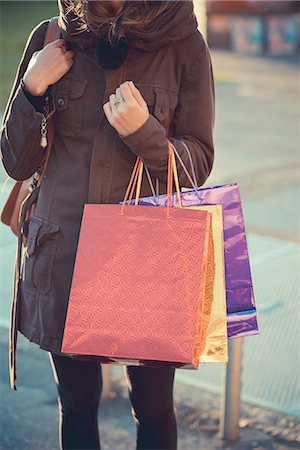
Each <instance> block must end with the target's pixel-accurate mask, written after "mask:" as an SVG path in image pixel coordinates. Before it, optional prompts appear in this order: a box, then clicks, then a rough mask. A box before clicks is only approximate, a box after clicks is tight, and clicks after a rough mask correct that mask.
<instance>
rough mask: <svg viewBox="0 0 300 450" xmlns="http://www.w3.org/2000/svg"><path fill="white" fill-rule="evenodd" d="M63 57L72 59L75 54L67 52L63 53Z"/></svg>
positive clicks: (70, 51)
mask: <svg viewBox="0 0 300 450" xmlns="http://www.w3.org/2000/svg"><path fill="white" fill-rule="evenodd" d="M64 55H65V57H66V59H73V58H74V55H75V53H74V52H73V51H72V50H68V51H66V52H65V53H64Z"/></svg>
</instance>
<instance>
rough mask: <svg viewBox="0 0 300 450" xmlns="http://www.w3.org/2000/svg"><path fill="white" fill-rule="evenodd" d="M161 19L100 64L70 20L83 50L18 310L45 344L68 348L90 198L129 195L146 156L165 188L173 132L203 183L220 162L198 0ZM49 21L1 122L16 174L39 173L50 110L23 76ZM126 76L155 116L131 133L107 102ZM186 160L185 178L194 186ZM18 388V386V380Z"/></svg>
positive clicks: (92, 41) (4, 149)
mask: <svg viewBox="0 0 300 450" xmlns="http://www.w3.org/2000/svg"><path fill="white" fill-rule="evenodd" d="M159 19H160V20H159V22H158V24H156V26H155V27H153V28H152V31H151V32H149V31H148V32H147V33H144V32H142V31H139V32H137V31H134V30H132V31H131V32H130V36H129V44H130V50H129V54H128V56H127V59H126V60H125V62H124V63H123V64H122V65H121V67H119V68H117V69H113V70H112V69H110V70H109V69H105V70H104V69H102V68H101V67H100V66H99V65H98V64H97V62H96V60H95V55H94V52H95V45H96V43H97V38H96V36H94V35H93V33H91V32H84V33H82V34H80V35H78V36H75V35H71V34H70V30H72V23H71V20H70V21H69V22H68V23H67V24H64V25H63V26H62V28H61V38H63V39H65V40H66V41H67V42H68V43H69V44H70V46H72V49H73V50H74V51H75V57H74V62H73V65H72V67H71V69H70V70H69V72H67V73H66V74H65V75H64V76H63V77H62V78H61V79H60V80H59V81H58V82H57V83H56V84H55V85H53V87H52V94H53V96H52V97H51V112H50V117H52V115H53V119H54V121H55V137H54V143H53V147H52V152H51V156H50V160H49V164H48V167H47V170H46V174H45V178H44V180H43V183H42V185H41V189H40V192H39V195H38V201H37V205H36V209H35V212H34V216H33V217H32V218H31V220H30V222H29V226H28V236H27V253H26V258H25V261H24V263H25V264H24V267H23V278H22V283H21V289H20V299H19V305H18V318H17V323H16V325H14V324H12V325H11V326H15V327H17V330H19V331H20V332H21V333H22V334H24V335H25V336H26V337H27V338H28V339H29V340H30V341H32V342H35V343H36V344H38V345H39V346H40V347H41V348H42V349H45V350H48V351H51V352H55V353H59V352H60V349H61V343H62V336H63V330H64V323H65V318H66V311H67V305H68V297H69V290H70V287H71V281H72V273H73V267H74V262H75V256H76V248H77V243H78V237H79V232H80V224H81V218H82V212H83V206H84V204H85V203H116V202H120V201H122V200H123V197H124V194H125V190H126V187H127V184H128V181H129V177H130V174H131V172H132V169H133V166H134V163H135V160H136V155H140V156H141V157H142V159H143V160H144V163H145V164H146V165H147V166H148V168H149V171H150V174H151V175H152V177H153V179H154V178H156V179H158V180H159V192H160V193H165V192H166V175H167V155H168V147H167V138H168V139H169V140H170V141H171V142H172V143H173V144H174V145H175V146H176V148H177V149H178V152H179V153H180V155H181V157H182V159H183V161H184V162H185V163H186V164H187V167H189V163H188V155H187V153H186V150H185V148H184V146H183V145H182V144H181V143H180V141H179V138H181V139H183V140H184V141H185V143H186V144H187V145H188V147H189V149H190V153H191V155H192V159H193V162H194V166H195V169H196V176H197V182H198V185H199V186H200V185H202V184H203V183H204V182H205V181H206V179H207V178H208V176H209V174H210V171H211V169H212V164H213V158H214V144H213V128H214V122H215V87H214V79H213V71H212V63H211V55H210V51H209V48H208V46H207V43H206V41H205V39H204V37H203V35H202V34H201V32H200V31H199V30H198V29H197V21H196V17H195V15H194V12H193V5H192V3H191V2H186V1H183V2H174V6H173V7H172V9H171V10H170V11H169V12H168V13H167V14H165V15H162V16H161V17H159ZM48 22H49V21H48V20H44V21H42V22H40V23H39V24H38V25H37V26H36V27H35V28H34V29H33V30H32V32H31V34H30V36H29V38H28V40H27V43H26V47H25V50H24V52H23V55H22V59H21V61H20V64H19V67H18V73H17V75H16V78H15V82H14V86H13V88H12V92H11V95H10V97H9V101H8V104H7V107H6V110H5V114H4V118H3V123H2V127H1V153H2V161H3V165H4V168H5V170H6V171H7V173H8V174H9V176H10V177H12V178H13V179H15V180H24V179H26V178H28V177H30V176H31V175H32V174H33V173H34V172H35V170H36V169H37V168H38V166H39V164H40V162H41V159H42V156H43V151H42V149H41V148H40V147H39V140H40V123H41V119H42V115H41V113H40V112H38V111H37V110H36V109H35V107H34V106H33V104H32V103H31V102H30V101H29V100H28V97H27V96H26V95H25V94H24V91H23V89H22V87H21V80H22V76H23V74H24V72H25V70H26V67H27V64H28V62H29V60H30V58H31V55H32V54H33V52H34V51H36V50H40V49H41V48H42V46H43V40H44V36H45V32H46V28H47V24H48ZM125 80H133V82H134V83H135V85H136V87H137V88H138V89H139V90H140V92H141V94H142V96H143V97H144V99H145V100H146V102H147V104H148V107H149V112H150V116H149V118H148V120H147V121H146V122H145V124H144V125H142V127H141V128H139V129H138V130H137V131H136V132H134V133H133V134H131V135H129V136H127V137H121V136H120V135H119V134H118V133H117V131H116V130H115V129H114V128H113V127H112V126H111V125H110V123H109V122H108V120H107V118H106V116H105V114H104V112H103V108H102V105H103V104H104V103H106V102H107V101H108V100H109V95H110V94H111V93H114V92H115V90H116V88H117V87H118V86H119V85H120V84H121V83H122V82H124V81H125ZM177 165H178V172H179V181H180V183H181V186H187V187H190V183H189V181H188V179H187V177H186V174H185V173H184V171H183V170H182V168H181V166H180V164H179V163H177ZM147 195H151V190H150V187H149V183H148V181H147V177H144V180H143V183H142V190H141V196H147ZM99 239H101V236H99ZM107 295H108V296H109V292H108V293H107ZM12 387H13V388H15V389H16V387H15V385H14V383H13V382H12Z"/></svg>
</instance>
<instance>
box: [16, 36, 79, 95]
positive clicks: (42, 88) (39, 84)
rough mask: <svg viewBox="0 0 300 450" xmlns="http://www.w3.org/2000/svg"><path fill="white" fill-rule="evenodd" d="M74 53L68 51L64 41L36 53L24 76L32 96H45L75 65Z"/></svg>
mask: <svg viewBox="0 0 300 450" xmlns="http://www.w3.org/2000/svg"><path fill="white" fill-rule="evenodd" d="M73 57H74V52H73V51H72V50H67V49H66V44H65V41H64V40H63V39H56V40H55V41H53V42H50V43H49V44H47V45H45V47H44V48H43V49H42V50H39V51H37V52H34V53H33V55H32V57H31V59H30V61H29V63H28V67H27V69H26V72H25V73H24V76H23V81H24V85H25V88H26V90H27V91H28V92H29V93H30V94H31V95H43V94H44V93H45V92H46V90H47V88H48V86H49V85H50V84H54V83H56V82H57V81H58V80H59V79H60V78H61V77H62V76H63V75H64V74H65V73H66V72H68V71H69V70H70V68H71V67H72V64H73Z"/></svg>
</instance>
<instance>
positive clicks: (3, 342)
mask: <svg viewBox="0 0 300 450" xmlns="http://www.w3.org/2000/svg"><path fill="white" fill-rule="evenodd" d="M194 7H195V12H196V14H197V18H198V23H199V30H200V31H201V32H202V34H203V35H204V36H205V38H206V39H207V42H208V44H209V47H210V51H211V57H212V62H213V69H214V77H215V86H216V108H217V109H216V125H215V152H216V157H215V165H214V168H213V171H212V174H211V176H210V177H209V179H208V181H207V182H206V185H207V186H214V185H219V184H223V183H228V182H238V183H239V185H240V189H241V195H242V201H243V209H244V218H245V223H246V230H247V239H248V246H249V253H250V262H251V271H252V277H253V284H254V292H255V299H256V306H257V311H258V323H259V331H260V333H259V334H258V335H256V336H253V337H251V338H247V337H246V338H244V339H243V341H242V342H241V348H242V360H241V362H242V370H241V373H239V374H238V375H239V377H240V379H241V398H240V400H241V403H240V404H239V403H238V405H239V408H240V413H239V415H240V420H239V430H238V438H235V439H232V442H230V443H228V441H224V440H223V439H222V435H221V434H220V421H221V420H222V418H223V419H224V416H223V415H224V410H223V409H222V399H224V396H225V383H224V376H225V371H226V367H225V366H226V365H222V364H220V365H216V364H214V365H209V364H202V365H200V366H199V369H198V371H184V370H177V371H176V382H175V402H176V410H177V416H178V427H179V448H180V449H184V450H192V449H200V448H206V449H214V448H236V449H248V448H249V449H250V448H252V449H253V448H256V449H285V448H299V445H300V419H299V417H300V383H299V379H300V378H299V365H300V363H299V361H300V358H299V356H300V355H299V301H300V295H299V291H300V289H299V273H300V270H299V269H300V253H299V248H300V234H299V230H300V227H299V225H300V179H299V159H300V156H299V149H300V139H299V138H300V72H299V62H300V2H299V1H271V0H270V1H255V0H252V1H224V0H223V1H216V0H213V1H200V0H199V1H197V0H194ZM0 8H1V11H0V12H1V19H0V20H1V22H0V27H1V28H0V46H1V61H0V76H1V84H0V86H1V93H0V118H1V117H2V113H3V110H4V108H5V105H6V102H7V99H8V96H9V93H10V90H11V87H12V83H13V80H14V76H15V73H16V69H17V65H18V62H19V59H20V57H21V54H22V51H23V48H24V45H25V42H26V39H27V37H28V35H29V33H30V32H31V30H32V28H33V27H35V26H36V25H37V24H38V23H39V21H41V20H43V19H46V18H50V17H52V16H55V15H57V14H58V10H57V3H56V1H1V2H0ZM6 178H7V175H6V173H5V171H4V169H3V166H1V167H0V184H1V189H2V191H1V203H0V207H1V209H2V206H3V204H4V202H5V200H6V198H7V195H8V194H9V192H10V190H11V188H12V186H13V184H14V180H12V179H9V180H8V181H7V183H6V185H5V186H4V181H5V180H6ZM0 247H1V259H0V261H1V262H0V264H1V266H0V280H1V283H0V346H1V355H0V358H1V360H0V362H1V373H0V396H1V399H2V401H1V407H0V408H1V410H0V414H1V415H0V427H1V438H0V448H1V450H4V449H16V450H25V449H30V450H34V449H39V450H42V449H52V450H54V449H56V448H58V444H57V442H58V436H57V434H58V431H57V421H58V418H57V412H56V408H57V398H56V387H55V384H54V380H53V379H52V378H53V376H52V372H51V367H50V363H49V360H48V357H47V354H46V352H42V351H41V350H40V349H39V348H38V347H37V346H36V345H35V344H31V343H29V342H28V341H26V339H24V338H22V336H20V338H19V339H20V341H19V342H20V344H19V350H18V358H19V362H18V378H19V385H20V388H19V389H18V392H13V391H11V390H10V387H9V382H8V361H7V352H8V325H9V314H10V302H11V295H12V283H13V263H14V258H15V251H16V238H15V236H14V235H13V234H12V233H11V231H10V230H9V229H8V227H6V226H4V225H3V224H0ZM104 370H105V371H106V368H105V369H104ZM108 374H109V376H107V377H106V387H105V392H104V395H103V400H102V408H101V411H100V415H99V424H100V430H101V431H102V438H103V439H102V441H103V444H102V445H103V448H104V449H106V448H107V449H112V448H114V449H116V450H118V449H123V448H124V449H125V448H134V441H135V426H134V422H133V420H132V418H131V416H130V405H129V401H128V395H127V391H126V389H127V388H126V383H125V380H124V374H123V369H122V368H121V367H111V368H110V369H109V371H107V375H108ZM235 401H237V402H238V399H235ZM16 423H17V424H18V427H17V428H16ZM37 424H38V425H37ZM223 437H224V436H223Z"/></svg>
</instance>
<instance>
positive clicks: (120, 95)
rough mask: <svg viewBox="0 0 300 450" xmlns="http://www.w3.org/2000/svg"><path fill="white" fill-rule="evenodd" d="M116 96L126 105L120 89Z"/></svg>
mask: <svg viewBox="0 0 300 450" xmlns="http://www.w3.org/2000/svg"><path fill="white" fill-rule="evenodd" d="M116 96H117V97H118V98H119V99H120V100H121V102H122V103H124V98H123V95H122V92H121V89H120V88H119V87H118V88H117V89H116ZM119 106H120V105H119Z"/></svg>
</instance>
